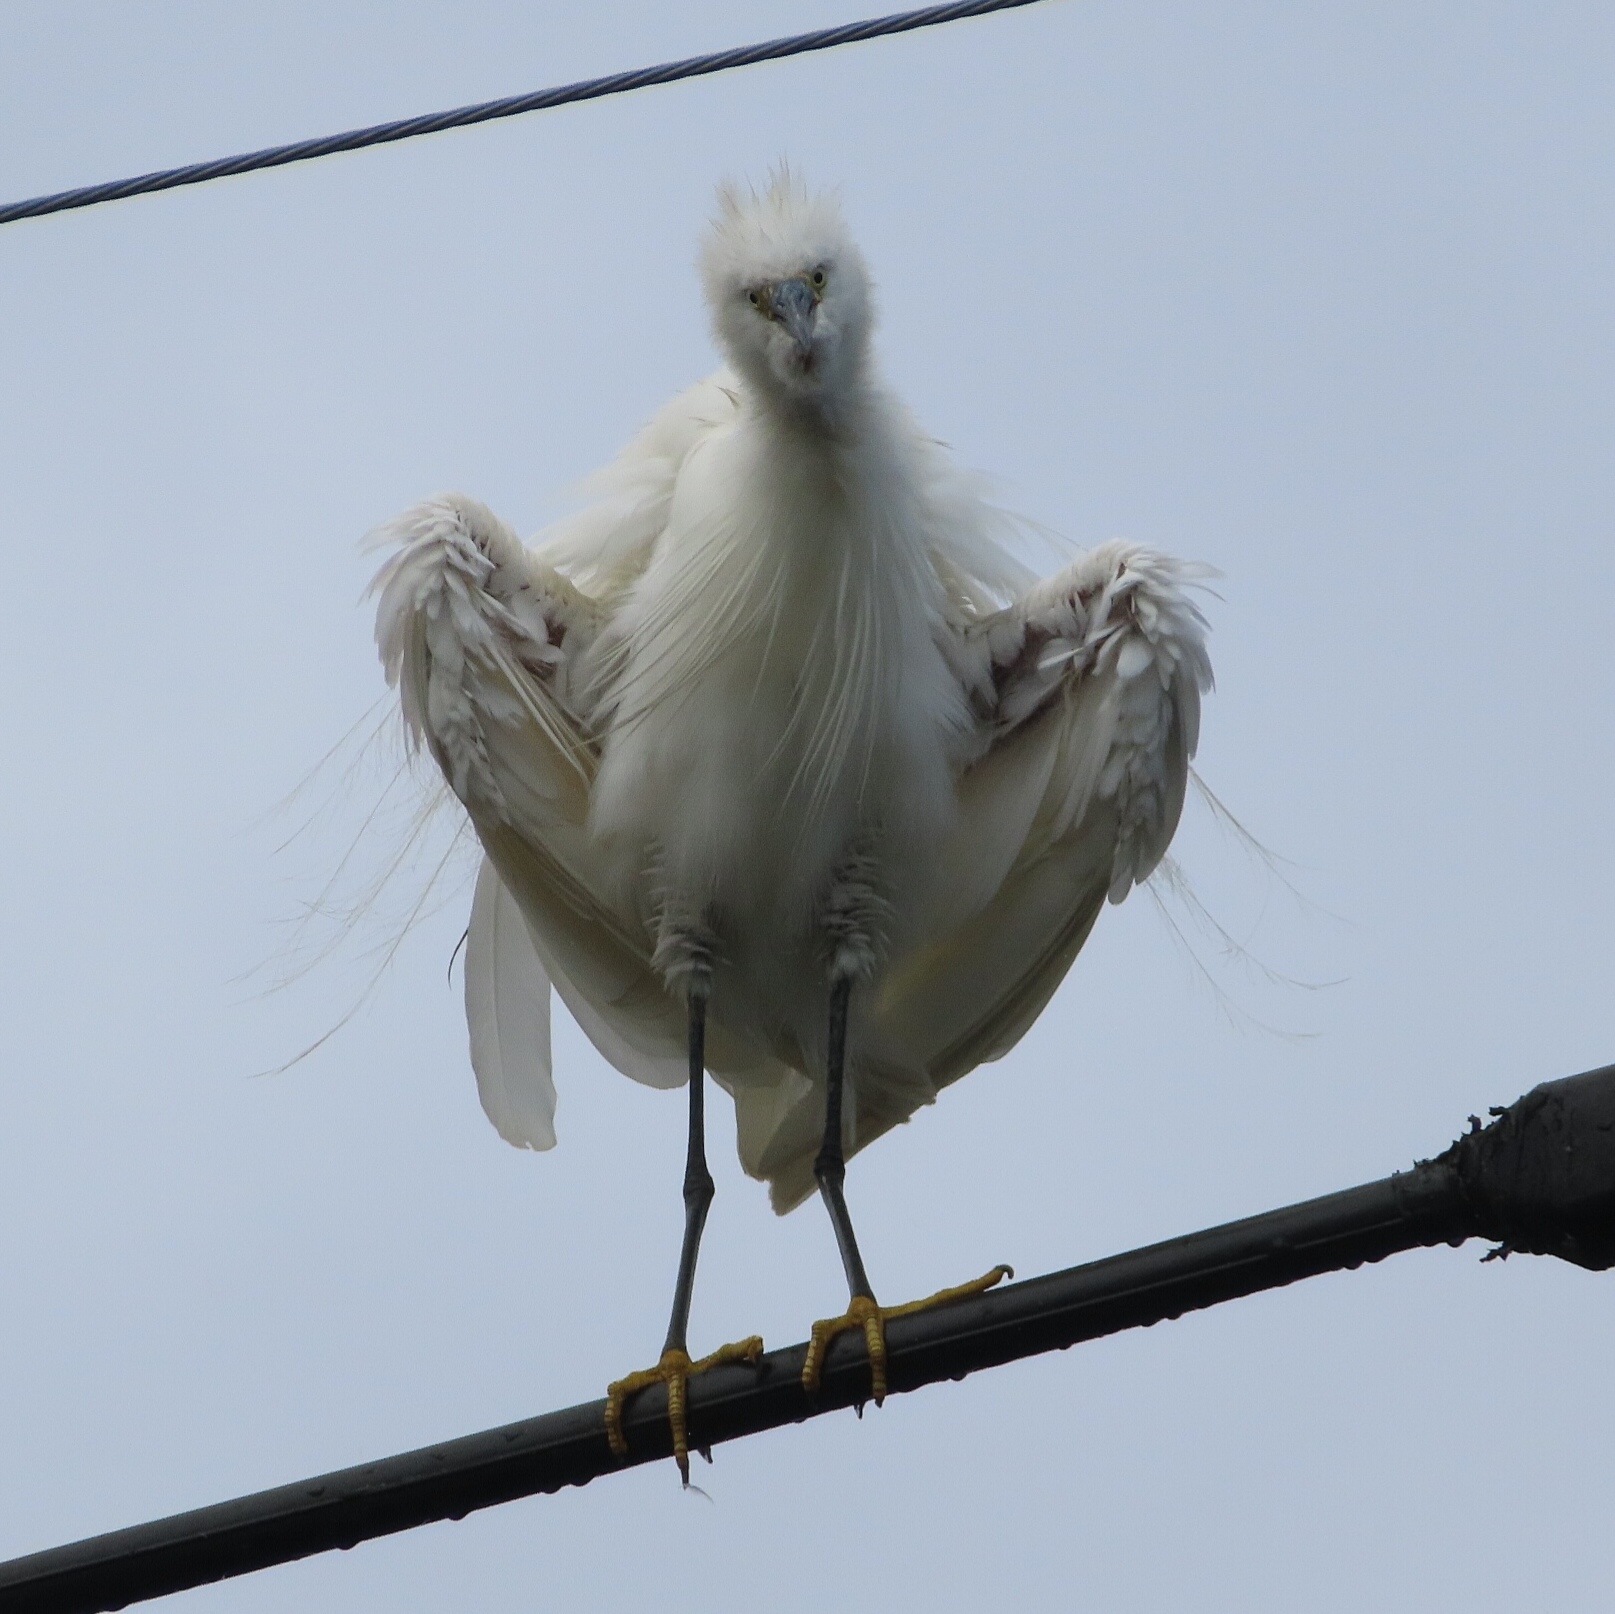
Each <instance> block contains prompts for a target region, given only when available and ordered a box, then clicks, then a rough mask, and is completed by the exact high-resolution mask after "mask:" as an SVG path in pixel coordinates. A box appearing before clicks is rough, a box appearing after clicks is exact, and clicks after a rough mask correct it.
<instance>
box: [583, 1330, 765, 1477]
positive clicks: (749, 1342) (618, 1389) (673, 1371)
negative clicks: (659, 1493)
mask: <svg viewBox="0 0 1615 1614" xmlns="http://www.w3.org/2000/svg"><path fill="white" fill-rule="evenodd" d="M762 1354H763V1342H762V1340H761V1339H760V1338H759V1337H758V1336H757V1335H756V1334H753V1335H752V1337H751V1338H750V1339H743V1340H740V1341H739V1342H738V1343H736V1344H734V1345H724V1346H722V1347H721V1348H720V1349H718V1350H715V1351H714V1352H713V1353H712V1354H711V1355H710V1356H703V1357H702V1358H701V1360H700V1361H699V1362H692V1361H691V1360H690V1358H689V1356H688V1355H687V1354H686V1353H685V1352H684V1351H663V1352H662V1359H661V1361H660V1362H658V1363H657V1364H656V1366H655V1367H648V1368H646V1369H644V1371H643V1372H640V1373H630V1374H629V1375H628V1377H627V1378H625V1379H618V1380H617V1382H616V1383H615V1384H613V1385H612V1386H611V1387H610V1388H609V1389H608V1390H607V1391H606V1438H607V1439H608V1440H609V1441H610V1442H611V1449H612V1451H613V1452H615V1453H616V1455H617V1456H618V1457H626V1456H627V1455H628V1440H627V1437H626V1436H624V1434H623V1432H622V1409H623V1406H624V1404H625V1403H626V1402H627V1400H628V1397H629V1396H631V1395H635V1394H637V1393H638V1392H639V1391H640V1390H643V1389H645V1388H646V1386H648V1385H652V1384H665V1385H666V1386H667V1421H668V1422H669V1423H670V1424H672V1426H673V1460H674V1461H675V1462H676V1463H677V1464H678V1465H679V1475H680V1477H681V1478H682V1479H683V1481H684V1483H685V1484H686V1485H688V1484H689V1483H690V1442H689V1436H688V1431H687V1430H686V1428H685V1421H684V1419H685V1386H686V1385H687V1383H688V1382H689V1380H690V1378H691V1376H692V1375H694V1374H696V1373H705V1372H706V1371H707V1370H708V1369H709V1368H714V1367H719V1366H722V1365H723V1364H724V1363H725V1362H755V1361H756V1360H757V1358H758V1357H760V1356H761V1355H762Z"/></svg>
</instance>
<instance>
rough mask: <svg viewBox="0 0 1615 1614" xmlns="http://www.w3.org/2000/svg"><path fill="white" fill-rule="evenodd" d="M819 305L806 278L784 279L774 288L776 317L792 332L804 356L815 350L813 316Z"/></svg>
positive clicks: (798, 350) (798, 348)
mask: <svg viewBox="0 0 1615 1614" xmlns="http://www.w3.org/2000/svg"><path fill="white" fill-rule="evenodd" d="M818 306H819V299H818V297H817V296H815V295H814V291H813V288H812V287H811V286H810V285H809V284H808V283H807V282H806V281H805V280H802V279H796V280H782V281H781V282H780V283H779V285H777V286H776V287H775V288H774V303H773V309H772V312H773V315H774V318H775V319H777V320H778V321H779V322H780V324H781V325H783V326H784V327H785V329H786V330H788V331H789V332H790V333H791V339H792V340H793V341H794V342H795V343H796V350H797V352H798V353H800V354H801V355H802V357H803V358H806V357H807V356H808V354H809V353H811V352H812V351H813V316H814V314H815V313H816V312H817V310H818Z"/></svg>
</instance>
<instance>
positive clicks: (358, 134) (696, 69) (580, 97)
mask: <svg viewBox="0 0 1615 1614" xmlns="http://www.w3.org/2000/svg"><path fill="white" fill-rule="evenodd" d="M1038 3H1039V0H965V3H962V4H954V5H944V6H922V7H921V8H920V9H919V10H917V11H899V12H896V13H894V14H893V15H891V16H889V17H871V18H868V19H866V20H865V21H863V22H848V23H842V24H841V25H840V26H839V27H836V28H817V29H814V30H813V31H812V32H811V33H806V34H791V35H789V36H788V37H786V38H784V39H769V40H765V41H764V42H763V43H762V44H760V45H738V46H736V47H734V48H733V49H732V50H719V51H711V52H709V53H708V54H706V55H705V56H687V57H685V58H684V59H683V60H682V61H677V62H662V63H660V64H659V65H658V66H655V67H639V68H634V69H632V70H630V71H629V72H626V73H611V74H608V75H607V76H606V77H605V78H590V79H582V80H580V81H579V82H578V83H576V84H561V85H557V86H556V87H555V88H553V89H548V90H534V91H532V92H531V93H530V94H527V95H509V96H505V97H504V98H503V99H502V100H498V101H479V102H477V103H476V104H475V105H473V106H462V107H455V108H454V109H453V110H452V111H449V112H428V113H424V114H423V115H421V116H420V117H416V118H399V119H396V120H395V121H394V122H392V123H377V124H372V125H371V126H370V127H369V128H367V129H349V130H348V131H347V132H346V133H345V134H334V135H324V136H321V137H319V138H317V139H313V140H294V141H293V142H292V143H291V144H290V145H286V146H268V147H266V148H265V149H264V150H262V151H248V152H243V153H241V154H240V155H239V156H235V157H217V158H215V159H214V160H213V161H211V162H201V163H188V164H187V165H186V166H185V167H183V168H164V169H160V170H158V172H156V173H152V174H138V175H136V176H135V177H134V178H133V179H114V180H109V181H107V182H106V183H105V184H101V185H84V186H81V187H80V188H79V189H77V190H70V191H56V192H55V193H54V194H52V195H50V196H34V197H30V198H29V199H28V200H26V201H22V202H11V203H8V204H7V205H5V206H4V207H0V224H12V223H15V222H16V220H18V219H31V218H38V217H40V216H41V215H43V214H46V213H66V212H68V211H70V210H71V209H73V208H78V207H94V206H96V205H97V204H98V203H100V202H116V201H121V200H122V199H123V198H125V197H128V196H144V195H146V194H147V193H148V192H151V191H170V190H174V189H176V188H178V187H179V186H181V185H200V184H202V183H203V182H204V181H206V180H209V179H223V178H224V177H225V176H226V175H227V174H250V173H252V172H254V171H255V170H256V169H259V168H284V167H285V166H286V164H288V163H300V162H307V161H308V160H309V159H310V158H312V157H329V156H332V155H333V154H334V153H336V152H339V151H359V150H361V149H362V148H363V147H365V146H384V145H389V144H391V143H392V142H393V141H396V140H413V139H414V138H415V137H416V136H417V135H428V134H438V133H441V132H442V131H443V130H445V129H463V128H466V127H467V126H468V125H470V124H473V123H491V122H493V120H494V119H496V118H514V117H517V116H518V115H520V114H521V113H523V112H542V111H545V110H547V109H548V108H550V107H558V106H569V105H570V104H571V103H572V102H574V101H598V100H600V99H602V98H603V97H604V96H608V95H623V94H626V93H627V92H628V91H629V90H643V89H648V88H649V87H650V86H651V85H653V84H674V83H677V82H678V80H680V79H686V78H705V77H707V76H708V75H709V74H712V73H726V72H728V71H729V69H730V68H732V67H750V66H752V65H754V64H755V63H757V62H773V61H779V60H780V59H781V58H782V57H786V56H803V55H806V54H807V53H808V52H809V51H816V50H832V49H834V48H835V46H837V45H851V44H853V43H855V42H856V41H858V40H861V39H882V38H884V37H885V36H886V35H888V34H907V33H913V32H914V31H915V30H916V29H919V28H935V27H937V26H938V25H939V24H941V23H945V22H958V21H960V20H961V19H963V18H965V17H984V16H986V15H988V14H989V13H990V12H994V11H1015V10H1018V9H1019V8H1020V7H1022V6H1030V5H1037V4H1038Z"/></svg>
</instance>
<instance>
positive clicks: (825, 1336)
mask: <svg viewBox="0 0 1615 1614" xmlns="http://www.w3.org/2000/svg"><path fill="white" fill-rule="evenodd" d="M1014 1276H1015V1272H1014V1269H1013V1268H1012V1267H1004V1266H998V1267H994V1268H993V1269H992V1271H991V1272H989V1273H987V1274H986V1275H985V1276H984V1277H980V1278H977V1279H975V1280H974V1281H973V1282H971V1283H961V1284H959V1285H958V1286H957V1287H956V1288H953V1289H939V1290H938V1291H937V1292H936V1293H935V1294H934V1295H929V1296H927V1297H926V1298H925V1299H924V1300H911V1301H909V1303H908V1304H907V1305H906V1306H877V1305H876V1304H875V1302H874V1301H873V1300H871V1299H870V1297H869V1296H868V1295H854V1296H853V1298H852V1301H851V1303H850V1304H849V1305H848V1307H847V1309H846V1311H845V1312H844V1313H843V1314H842V1315H841V1316H840V1317H827V1318H826V1319H825V1320H824V1321H823V1322H818V1323H815V1324H814V1325H813V1336H812V1338H811V1339H809V1341H808V1353H807V1360H806V1361H805V1362H804V1363H803V1364H802V1388H803V1389H804V1390H806V1391H807V1393H808V1394H809V1395H816V1394H817V1393H818V1389H819V1373H820V1371H821V1370H822V1369H823V1367H824V1353H825V1351H826V1350H827V1349H828V1347H829V1344H830V1341H831V1340H833V1339H834V1338H835V1337H836V1335H837V1334H845V1333H847V1332H849V1331H850V1330H852V1329H854V1328H861V1329H862V1330H863V1333H864V1339H865V1341H866V1343H867V1344H868V1346H869V1376H870V1378H871V1380H872V1381H873V1391H874V1401H875V1405H876V1406H877V1407H878V1406H879V1405H880V1404H881V1402H882V1401H884V1400H885V1399H886V1324H887V1322H888V1321H889V1320H890V1319H891V1318H893V1317H910V1316H912V1315H913V1314H914V1313H915V1312H917V1311H929V1310H930V1309H931V1308H932V1307H933V1306H945V1305H947V1303H948V1302H949V1301H950V1300H964V1299H966V1298H967V1297H968V1296H970V1295H979V1294H983V1293H985V1292H986V1291H987V1290H988V1289H991V1288H992V1286H993V1285H994V1284H995V1283H998V1282H1000V1281H1001V1280H1002V1279H1004V1278H1013V1277H1014Z"/></svg>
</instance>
